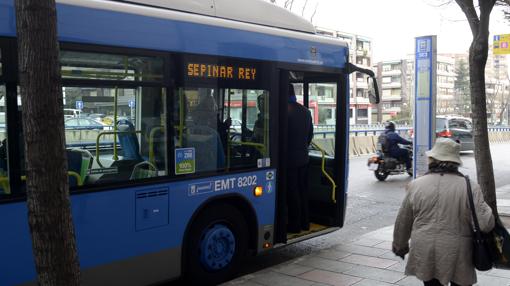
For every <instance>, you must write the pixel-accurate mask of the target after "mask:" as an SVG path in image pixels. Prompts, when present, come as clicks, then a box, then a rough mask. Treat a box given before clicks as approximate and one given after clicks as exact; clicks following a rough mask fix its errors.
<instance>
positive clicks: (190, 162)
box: [175, 148, 195, 175]
mask: <svg viewBox="0 0 510 286" xmlns="http://www.w3.org/2000/svg"><path fill="white" fill-rule="evenodd" d="M191 173H195V148H178V149H175V174H176V175H182V174H191Z"/></svg>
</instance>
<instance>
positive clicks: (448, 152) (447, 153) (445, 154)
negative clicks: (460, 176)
mask: <svg viewBox="0 0 510 286" xmlns="http://www.w3.org/2000/svg"><path fill="white" fill-rule="evenodd" d="M426 154H427V156H429V157H431V158H433V159H436V160H438V161H448V162H454V163H457V164H459V165H462V161H461V160H460V144H459V143H457V142H455V141H453V140H452V139H449V138H443V137H440V138H437V139H436V144H434V147H432V150H430V151H427V152H426Z"/></svg>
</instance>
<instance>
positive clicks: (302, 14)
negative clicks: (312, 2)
mask: <svg viewBox="0 0 510 286" xmlns="http://www.w3.org/2000/svg"><path fill="white" fill-rule="evenodd" d="M307 4H308V0H305V4H304V5H303V9H302V10H301V16H304V15H305V9H306V5H307Z"/></svg>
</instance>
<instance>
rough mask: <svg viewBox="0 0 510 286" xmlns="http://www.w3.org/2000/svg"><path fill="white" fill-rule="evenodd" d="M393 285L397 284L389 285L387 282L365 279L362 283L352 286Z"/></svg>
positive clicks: (390, 285)
mask: <svg viewBox="0 0 510 286" xmlns="http://www.w3.org/2000/svg"><path fill="white" fill-rule="evenodd" d="M392 285H395V284H389V283H386V282H381V281H375V280H370V279H363V280H361V281H360V282H358V283H356V284H354V285H352V286H392Z"/></svg>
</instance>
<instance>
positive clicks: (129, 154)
mask: <svg viewBox="0 0 510 286" xmlns="http://www.w3.org/2000/svg"><path fill="white" fill-rule="evenodd" d="M117 131H120V132H133V133H119V134H118V138H119V144H120V147H121V148H122V154H123V156H122V159H123V160H135V161H137V160H138V161H142V160H143V159H142V156H141V155H140V144H139V143H138V137H137V136H136V133H134V131H135V126H134V125H133V123H131V122H130V121H128V120H125V119H121V120H118V121H117Z"/></svg>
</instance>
